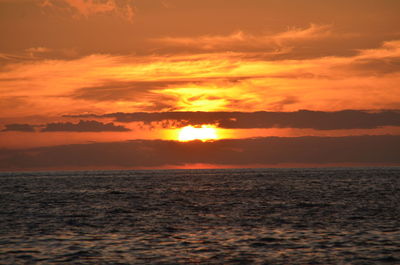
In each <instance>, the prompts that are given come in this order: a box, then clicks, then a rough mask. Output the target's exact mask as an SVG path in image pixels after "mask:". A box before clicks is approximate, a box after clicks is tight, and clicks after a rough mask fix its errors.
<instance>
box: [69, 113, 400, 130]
mask: <svg viewBox="0 0 400 265" xmlns="http://www.w3.org/2000/svg"><path fill="white" fill-rule="evenodd" d="M67 117H96V118H114V119H115V121H117V122H144V123H152V122H157V123H164V124H166V122H168V124H170V126H175V127H184V126H187V125H202V124H215V125H218V127H220V128H226V129H252V128H298V129H304V128H309V129H316V130H341V129H343V130H344V129H373V128H378V127H383V126H400V111H398V110H387V111H374V112H371V111H361V110H343V111H335V112H324V111H308V110H300V111H296V112H266V111H259V112H157V113H146V112H138V113H112V114H105V115H77V116H73V115H70V116H67Z"/></svg>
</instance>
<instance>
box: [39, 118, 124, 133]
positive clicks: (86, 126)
mask: <svg viewBox="0 0 400 265" xmlns="http://www.w3.org/2000/svg"><path fill="white" fill-rule="evenodd" d="M41 131H42V132H126V131H130V130H129V129H128V128H125V127H123V126H119V125H118V126H117V125H114V123H101V122H98V121H84V120H81V121H79V122H78V123H76V124H74V123H71V122H58V123H48V124H47V125H46V126H45V127H44V128H43V129H42V130H41Z"/></svg>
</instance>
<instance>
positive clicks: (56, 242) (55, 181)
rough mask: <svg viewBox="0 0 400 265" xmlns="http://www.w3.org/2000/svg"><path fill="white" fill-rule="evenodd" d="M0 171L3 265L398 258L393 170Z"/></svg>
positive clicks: (399, 185)
mask: <svg viewBox="0 0 400 265" xmlns="http://www.w3.org/2000/svg"><path fill="white" fill-rule="evenodd" d="M0 175H1V177H0V203H1V208H0V263H1V264H35V263H38V264H49V263H65V264H400V168H375V169H362V168H361V169H360V168H359V169H297V170H295V169H291V170H200V171H189V170H181V171H119V172H117V171H113V172H98V171H97V172H72V173H71V172H69V173H68V172H57V173H54V172H47V173H18V174H17V173H10V174H6V173H0Z"/></svg>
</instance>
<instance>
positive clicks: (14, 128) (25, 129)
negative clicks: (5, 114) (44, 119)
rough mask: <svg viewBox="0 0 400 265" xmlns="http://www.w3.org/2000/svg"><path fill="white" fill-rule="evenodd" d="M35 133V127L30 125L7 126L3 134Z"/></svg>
mask: <svg viewBox="0 0 400 265" xmlns="http://www.w3.org/2000/svg"><path fill="white" fill-rule="evenodd" d="M10 131H15V132H34V131H35V126H33V125H30V124H6V125H5V129H3V130H2V132H10Z"/></svg>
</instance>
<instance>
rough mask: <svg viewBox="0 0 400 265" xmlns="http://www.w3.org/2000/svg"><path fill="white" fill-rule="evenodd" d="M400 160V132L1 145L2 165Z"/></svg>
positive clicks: (398, 162) (2, 167) (4, 167)
mask: <svg viewBox="0 0 400 265" xmlns="http://www.w3.org/2000/svg"><path fill="white" fill-rule="evenodd" d="M196 163H204V164H214V165H242V166H246V165H254V164H259V165H272V164H282V163H300V164H314V165H315V164H320V165H325V164H330V163H336V164H340V163H359V164H360V163H361V164H365V165H370V164H375V165H376V164H394V165H400V136H388V135H386V136H349V137H295V138H280V137H267V138H255V139H242V140H220V141H215V142H205V143H203V142H199V141H193V142H188V143H181V142H175V141H161V140H149V141H143V140H140V141H139V140H135V141H128V142H114V143H92V144H76V145H63V146H53V147H41V148H32V149H25V150H5V149H3V150H0V170H2V171H6V170H14V169H18V170H31V169H51V168H68V169H79V168H85V167H90V168H93V169H96V168H98V169H101V168H140V167H162V166H166V165H172V166H180V165H186V164H196Z"/></svg>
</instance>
